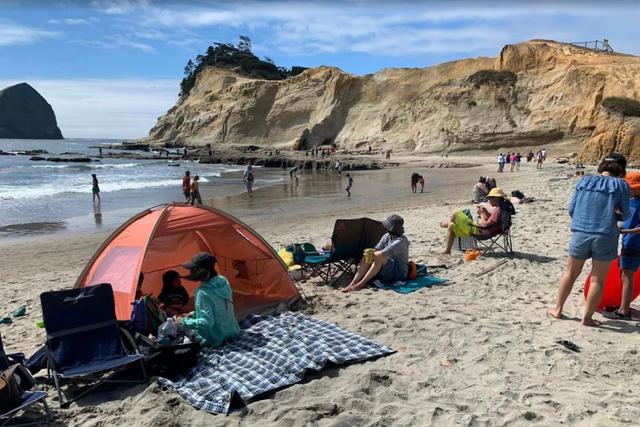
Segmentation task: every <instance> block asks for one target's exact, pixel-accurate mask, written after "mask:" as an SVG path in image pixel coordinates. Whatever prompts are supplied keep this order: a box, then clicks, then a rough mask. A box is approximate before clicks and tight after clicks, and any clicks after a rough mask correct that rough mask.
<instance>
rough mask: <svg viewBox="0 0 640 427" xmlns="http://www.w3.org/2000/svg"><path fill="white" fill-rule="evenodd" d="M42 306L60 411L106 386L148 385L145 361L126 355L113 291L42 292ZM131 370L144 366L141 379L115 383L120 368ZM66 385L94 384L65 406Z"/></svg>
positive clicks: (50, 369)
mask: <svg viewBox="0 0 640 427" xmlns="http://www.w3.org/2000/svg"><path fill="white" fill-rule="evenodd" d="M40 301H41V303H42V315H43V318H44V325H45V329H46V331H47V359H48V367H47V372H48V374H49V376H53V381H54V384H55V387H56V390H57V392H58V399H59V402H60V407H65V406H68V405H69V404H70V403H71V402H74V401H76V400H78V399H80V398H81V397H83V396H85V395H86V394H87V393H89V392H91V391H92V390H93V389H95V388H96V387H98V386H100V385H101V384H103V383H143V382H146V381H147V373H146V370H145V366H144V362H143V357H144V356H143V355H142V354H140V353H139V352H138V351H137V347H135V346H134V348H135V350H133V352H134V353H133V354H129V353H128V352H127V351H126V350H125V347H124V344H123V341H122V332H121V330H120V327H119V326H118V322H117V320H116V313H115V306H114V298H113V290H112V289H111V285H109V284H100V285H95V286H88V287H85V288H74V289H68V290H63V291H55V292H44V293H42V294H41V295H40ZM132 364H139V365H140V370H141V371H142V378H141V379H139V380H116V379H113V377H114V376H115V375H116V374H118V373H119V371H120V370H121V369H122V368H124V367H127V366H129V365H132ZM63 381H71V382H81V381H86V382H90V383H93V384H90V385H88V386H86V387H84V389H83V390H81V391H80V393H78V394H76V395H75V396H73V397H72V398H71V399H67V400H66V399H65V398H64V396H63V393H62V389H61V383H62V382H63Z"/></svg>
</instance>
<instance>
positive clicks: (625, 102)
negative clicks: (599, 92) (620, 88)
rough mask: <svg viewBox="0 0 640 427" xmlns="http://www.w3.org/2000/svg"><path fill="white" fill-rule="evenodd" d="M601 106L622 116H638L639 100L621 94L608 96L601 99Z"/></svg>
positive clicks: (639, 113) (639, 115)
mask: <svg viewBox="0 0 640 427" xmlns="http://www.w3.org/2000/svg"><path fill="white" fill-rule="evenodd" d="M602 106H603V107H604V108H606V109H608V110H611V111H615V112H617V113H620V114H622V115H623V116H634V117H640V102H638V101H636V100H635V99H631V98H624V97H621V96H610V97H608V98H605V99H603V100H602Z"/></svg>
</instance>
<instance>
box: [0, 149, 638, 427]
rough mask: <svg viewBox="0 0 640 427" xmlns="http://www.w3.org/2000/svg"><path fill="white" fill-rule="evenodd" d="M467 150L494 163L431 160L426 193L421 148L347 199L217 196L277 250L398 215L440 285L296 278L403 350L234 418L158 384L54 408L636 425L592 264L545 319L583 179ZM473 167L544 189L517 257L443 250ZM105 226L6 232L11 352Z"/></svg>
mask: <svg viewBox="0 0 640 427" xmlns="http://www.w3.org/2000/svg"><path fill="white" fill-rule="evenodd" d="M399 160H401V161H403V162H405V163H406V162H408V161H409V159H399ZM449 160H456V159H454V158H450V159H449ZM461 160H463V161H467V162H472V163H478V164H484V165H485V166H480V167H474V168H466V169H438V170H436V169H430V170H429V172H430V173H433V174H434V175H433V176H434V178H433V180H432V182H430V181H429V179H427V192H426V193H424V194H411V193H410V192H409V182H408V181H409V178H408V177H409V175H410V172H411V171H412V168H419V165H420V164H419V162H418V161H417V160H415V159H413V161H414V162H416V163H414V164H412V165H411V166H410V167H409V166H406V167H401V168H396V169H388V170H382V171H376V172H368V173H367V175H362V176H363V177H364V176H377V177H380V176H383V174H389V176H388V178H385V179H380V181H375V180H376V179H379V178H374V181H373V182H374V185H373V188H374V190H375V191H372V190H371V189H370V188H368V189H367V190H365V189H364V187H366V186H367V184H366V182H367V181H366V180H364V179H362V180H361V179H359V178H358V174H355V178H356V185H355V187H354V197H353V198H352V200H347V199H346V196H344V195H340V196H339V197H338V196H337V195H330V196H326V197H324V198H314V197H312V196H308V198H306V199H303V200H299V199H297V198H295V197H287V198H283V200H282V203H281V206H279V207H277V206H275V205H273V204H264V205H261V200H264V199H262V195H261V194H260V193H259V192H258V193H257V197H256V199H255V200H254V201H253V203H254V204H255V206H248V205H247V203H248V200H246V198H245V197H244V196H240V197H236V198H229V199H227V200H226V201H220V203H219V204H218V203H217V205H219V207H221V208H222V209H229V211H231V212H232V213H234V214H235V215H237V216H239V217H240V218H241V219H243V220H245V221H246V222H247V223H248V224H249V225H250V226H252V227H253V228H254V229H255V230H257V231H258V232H259V233H261V234H262V235H263V236H264V237H265V238H266V240H267V241H268V242H270V243H271V244H272V245H273V246H274V247H275V248H276V249H277V248H279V247H282V246H284V245H286V244H289V243H291V242H299V241H310V242H314V243H315V244H318V245H322V244H325V243H327V242H328V241H329V238H330V235H331V231H332V228H333V223H334V221H335V219H336V218H344V217H347V218H348V217H352V218H355V217H361V216H368V217H371V218H374V219H383V218H384V217H386V216H387V215H389V214H391V213H397V214H400V215H401V216H403V217H404V218H405V221H406V222H405V229H406V234H407V236H408V238H409V239H410V240H411V242H412V244H411V247H410V255H411V258H412V259H413V260H415V261H416V262H424V263H426V264H428V265H439V264H446V265H447V267H448V268H446V269H439V270H436V271H435V274H436V275H438V276H441V277H446V278H448V279H449V283H448V284H447V285H446V286H440V287H435V288H431V289H423V290H420V291H417V292H415V293H412V294H408V295H401V294H397V293H394V292H392V291H375V290H371V289H366V290H363V291H361V292H356V293H352V294H343V293H341V292H339V291H338V290H336V289H334V288H331V287H327V286H321V285H320V284H319V281H318V280H317V279H311V280H307V281H305V282H303V283H301V286H302V289H303V291H304V294H305V295H306V296H307V299H308V303H309V305H308V307H307V308H306V309H305V312H306V313H307V314H311V315H313V316H315V317H317V318H320V319H323V320H327V321H330V322H334V323H337V324H338V325H339V326H341V327H343V328H345V329H348V330H350V331H354V332H358V333H360V334H362V335H364V336H366V337H369V338H371V339H374V340H376V341H378V342H380V343H382V344H384V345H387V346H390V347H392V348H394V349H395V350H397V353H395V354H393V355H391V356H389V357H384V358H381V359H378V360H375V361H371V362H366V363H362V364H356V365H352V366H347V367H340V368H330V369H327V370H325V371H322V372H321V373H320V374H314V375H311V376H310V377H308V379H307V380H306V381H305V382H303V383H302V384H296V385H294V386H292V387H289V388H287V389H284V390H281V391H277V392H275V393H273V394H271V395H269V396H267V397H266V398H264V399H262V400H259V401H256V402H253V403H250V404H249V405H248V406H247V407H246V408H244V409H241V410H237V411H234V412H232V413H231V414H230V415H229V416H220V415H217V416H214V415H210V414H207V413H205V412H200V411H197V410H196V409H194V408H192V407H191V406H189V405H188V404H187V403H185V402H184V401H183V400H182V399H181V398H180V397H179V396H178V395H177V394H175V393H173V392H169V391H164V390H162V389H161V388H160V387H159V386H158V385H157V384H156V383H154V382H150V383H149V384H148V385H141V386H136V387H132V388H115V389H108V391H105V392H99V393H94V394H92V395H90V396H89V397H87V398H85V399H83V400H81V401H80V402H79V403H76V404H73V405H72V406H71V407H70V408H69V409H66V410H60V409H58V407H57V402H56V401H55V399H54V395H55V389H54V388H53V387H52V386H46V389H47V390H48V392H49V396H50V402H51V404H52V405H51V406H52V407H53V409H54V411H55V414H56V417H57V418H56V422H58V423H59V425H88V426H103V425H118V426H133V425H140V426H142V425H144V426H147V425H150V426H178V425H181V426H186V425H196V426H197V425H201V426H204V425H278V426H303V425H322V426H328V425H336V426H351V425H367V426H383V425H442V426H449V425H469V426H471V425H473V426H475V425H544V426H549V425H561V424H562V425H566V424H571V425H585V426H587V425H588V426H593V425H628V424H635V423H637V420H638V419H639V417H640V409H639V408H638V405H637V394H636V393H637V392H636V390H637V389H638V387H640V376H638V373H640V368H638V366H639V364H638V361H639V356H638V350H637V349H638V344H640V338H639V336H638V331H639V329H638V325H637V323H636V322H623V321H616V320H607V319H604V318H603V317H601V316H600V315H596V319H597V320H599V321H602V326H601V327H599V328H587V327H583V326H581V325H580V323H579V317H580V314H581V311H582V306H583V297H582V284H583V283H584V273H583V275H582V276H581V277H580V278H579V279H578V281H577V283H576V286H575V288H574V290H573V292H572V294H571V296H570V298H569V300H568V302H567V306H566V315H567V316H568V317H569V319H568V320H562V321H559V320H555V319H552V318H550V317H548V316H547V315H546V310H547V308H549V307H550V306H551V305H552V303H553V301H554V298H555V293H556V290H557V282H558V279H559V277H560V275H561V274H562V272H563V269H564V267H565V263H566V256H567V255H566V254H567V250H566V249H567V245H568V241H569V236H570V230H569V216H568V214H567V210H566V206H567V203H568V200H569V196H570V194H571V190H572V188H573V186H574V184H575V178H573V179H567V180H565V179H557V178H558V177H560V176H562V175H563V174H565V173H566V172H567V171H570V170H571V168H570V167H569V166H566V165H557V164H554V163H552V162H548V163H547V164H546V165H545V168H544V169H543V170H536V169H535V166H534V165H533V164H526V163H525V164H523V167H522V171H521V172H519V173H509V172H506V173H503V174H496V173H495V167H494V164H493V157H486V156H485V157H473V158H468V157H465V158H461ZM423 170H426V169H423ZM376 174H377V175H376ZM480 175H490V176H494V177H496V179H497V181H498V185H499V186H500V187H502V188H503V189H504V190H505V191H507V192H511V191H512V190H516V189H518V190H521V191H522V192H524V193H525V194H526V195H528V196H534V197H536V198H538V199H550V200H551V201H544V202H543V201H538V202H534V203H531V204H528V205H521V206H518V207H517V210H518V213H517V215H516V216H515V218H514V227H513V244H514V250H515V254H514V256H513V257H511V258H506V257H503V256H501V255H499V254H497V255H487V256H482V257H480V258H479V259H478V260H477V261H473V262H465V261H463V259H462V254H461V252H454V254H453V255H451V256H443V255H440V253H441V252H442V251H443V248H444V241H445V232H444V230H443V229H441V228H440V227H439V225H438V224H439V222H440V221H442V220H444V219H446V218H447V217H448V216H449V215H450V214H451V213H452V212H453V211H454V210H457V209H459V208H462V207H469V206H470V199H471V187H472V186H473V184H474V183H475V182H476V180H477V179H478V177H479V176H480ZM428 176H429V175H427V177H428ZM435 176H438V177H439V178H438V179H436V178H435ZM307 179H313V178H312V177H305V180H307ZM338 183H340V181H338ZM381 183H383V184H381ZM301 185H305V184H301ZM360 189H362V190H360ZM259 191H260V190H259ZM265 191H282V189H276V190H274V189H271V190H266V189H265ZM265 198H266V196H265ZM309 200H310V201H309ZM305 206H306V208H305ZM107 235H108V230H102V231H95V232H86V233H75V234H56V235H55V236H54V237H46V236H45V237H43V236H39V237H32V238H28V239H22V240H6V241H0V259H2V266H3V268H2V271H3V276H4V277H3V286H2V287H0V301H2V303H1V304H0V305H1V307H0V308H1V310H2V311H1V312H0V313H1V314H3V315H4V314H6V313H9V312H11V311H13V310H14V309H15V308H17V307H18V306H20V305H26V306H27V313H28V314H27V315H26V316H25V317H22V318H19V319H17V320H16V321H15V322H14V323H13V324H11V325H2V326H0V332H1V333H2V336H3V339H4V340H5V343H6V346H7V347H8V350H10V351H24V352H26V353H27V354H30V353H32V352H33V351H35V350H36V349H37V348H38V347H39V346H40V345H41V344H42V343H43V340H44V333H43V330H42V329H38V328H37V327H36V326H35V323H36V321H37V320H39V319H40V318H41V311H40V303H39V294H40V293H41V292H43V291H46V290H53V289H64V288H68V287H71V286H72V285H73V283H74V282H75V280H76V278H77V276H78V274H79V273H80V271H81V269H82V268H83V267H84V265H85V263H86V262H87V260H88V259H89V258H90V256H91V255H92V254H93V252H94V251H95V250H96V248H97V247H98V245H99V244H100V243H101V242H102V241H103V240H104V239H105V238H106V236H107ZM585 271H588V268H586V269H585ZM563 339H564V340H570V341H572V342H574V343H575V344H577V345H578V346H579V347H580V348H581V352H580V353H574V352H570V351H568V350H566V349H565V348H564V347H562V346H560V345H558V344H556V343H555V342H556V341H557V340H563ZM41 374H42V373H41Z"/></svg>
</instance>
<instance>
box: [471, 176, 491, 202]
mask: <svg viewBox="0 0 640 427" xmlns="http://www.w3.org/2000/svg"><path fill="white" fill-rule="evenodd" d="M487 194H489V189H488V188H487V178H485V177H484V176H481V177H480V179H479V180H478V182H476V185H474V186H473V203H476V204H477V203H483V202H484V201H485V200H486V199H487Z"/></svg>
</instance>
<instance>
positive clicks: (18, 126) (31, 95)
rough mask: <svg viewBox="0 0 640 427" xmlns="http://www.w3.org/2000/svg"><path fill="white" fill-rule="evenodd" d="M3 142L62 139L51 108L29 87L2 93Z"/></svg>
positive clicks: (0, 128) (0, 120) (0, 131)
mask: <svg viewBox="0 0 640 427" xmlns="http://www.w3.org/2000/svg"><path fill="white" fill-rule="evenodd" d="M0 138H16V139H62V132H60V129H59V128H58V124H57V122H56V115H55V114H54V112H53V109H52V108H51V105H49V103H48V102H47V101H46V100H45V99H44V98H43V97H42V95H40V94H39V93H38V92H37V91H36V90H35V89H34V88H32V87H31V86H29V85H28V84H27V83H20V84H17V85H14V86H9V87H7V88H4V89H2V90H0Z"/></svg>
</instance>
